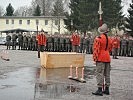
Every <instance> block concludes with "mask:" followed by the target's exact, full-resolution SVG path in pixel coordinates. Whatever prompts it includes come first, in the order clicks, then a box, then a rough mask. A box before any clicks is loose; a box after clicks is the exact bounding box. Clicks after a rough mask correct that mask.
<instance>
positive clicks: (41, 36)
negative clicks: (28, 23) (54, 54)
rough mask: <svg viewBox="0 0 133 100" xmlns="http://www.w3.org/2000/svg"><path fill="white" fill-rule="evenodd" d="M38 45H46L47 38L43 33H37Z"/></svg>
mask: <svg viewBox="0 0 133 100" xmlns="http://www.w3.org/2000/svg"><path fill="white" fill-rule="evenodd" d="M37 40H38V45H44V46H46V41H47V38H46V36H45V35H44V34H39V35H37Z"/></svg>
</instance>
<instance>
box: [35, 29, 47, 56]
mask: <svg viewBox="0 0 133 100" xmlns="http://www.w3.org/2000/svg"><path fill="white" fill-rule="evenodd" d="M37 40H38V58H40V52H44V51H45V49H46V41H47V38H46V35H45V33H44V31H43V30H41V32H40V33H39V34H38V35H37Z"/></svg>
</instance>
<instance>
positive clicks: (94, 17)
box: [78, 0, 98, 33]
mask: <svg viewBox="0 0 133 100" xmlns="http://www.w3.org/2000/svg"><path fill="white" fill-rule="evenodd" d="M78 7H79V17H78V20H79V22H80V24H79V29H81V31H82V32H84V33H85V32H86V31H87V30H92V29H95V27H98V1H97V0H93V2H92V0H81V1H80V2H79V6H78Z"/></svg>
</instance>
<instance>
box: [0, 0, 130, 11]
mask: <svg viewBox="0 0 133 100" xmlns="http://www.w3.org/2000/svg"><path fill="white" fill-rule="evenodd" d="M31 1H32V0H0V6H2V7H3V8H4V10H5V9H6V7H7V6H8V4H9V3H11V4H12V6H13V8H14V9H15V10H16V9H17V8H19V7H20V6H29V5H30V4H31ZM127 1H128V3H126V2H127ZM123 2H124V8H123V11H124V13H127V9H128V7H129V3H130V2H131V0H123Z"/></svg>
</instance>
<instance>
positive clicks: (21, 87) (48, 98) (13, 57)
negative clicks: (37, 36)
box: [0, 46, 133, 100]
mask: <svg viewBox="0 0 133 100" xmlns="http://www.w3.org/2000/svg"><path fill="white" fill-rule="evenodd" d="M3 50H5V47H4V46H0V55H1V54H3ZM4 52H5V51H4ZM6 55H7V56H8V57H9V58H10V61H5V60H2V59H1V58H0V100H133V58H132V57H119V59H112V62H111V66H112V68H111V87H110V95H109V96H107V95H103V96H101V97H99V96H94V95H92V94H91V93H92V92H94V91H95V90H96V89H97V87H96V79H95V76H94V73H93V71H94V68H95V67H94V64H93V61H92V55H88V54H87V55H85V63H84V66H85V79H86V81H87V82H86V83H79V82H75V81H71V80H69V79H67V76H68V73H69V69H52V70H51V69H48V70H45V69H42V68H40V59H38V58H37V51H22V50H8V51H6ZM46 80H47V81H46Z"/></svg>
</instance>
